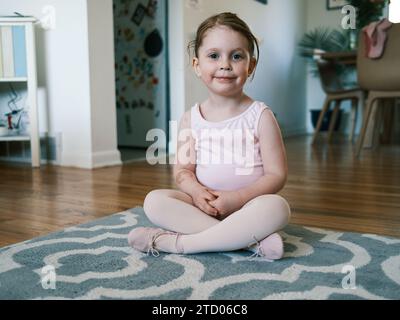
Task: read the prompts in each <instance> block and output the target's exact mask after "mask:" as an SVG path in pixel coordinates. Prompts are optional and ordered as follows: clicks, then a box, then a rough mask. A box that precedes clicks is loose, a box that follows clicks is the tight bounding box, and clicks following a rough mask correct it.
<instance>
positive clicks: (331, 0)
mask: <svg viewBox="0 0 400 320" xmlns="http://www.w3.org/2000/svg"><path fill="white" fill-rule="evenodd" d="M346 4H348V1H347V0H326V9H327V10H339V9H341V8H343V6H345V5H346Z"/></svg>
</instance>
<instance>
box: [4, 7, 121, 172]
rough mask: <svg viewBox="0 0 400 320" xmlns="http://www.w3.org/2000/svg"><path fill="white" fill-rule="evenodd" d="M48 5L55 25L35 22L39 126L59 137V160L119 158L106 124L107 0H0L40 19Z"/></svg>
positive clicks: (89, 162)
mask: <svg viewBox="0 0 400 320" xmlns="http://www.w3.org/2000/svg"><path fill="white" fill-rule="evenodd" d="M48 5H50V6H53V7H54V8H55V12H56V28H55V29H54V30H47V31H45V30H43V29H41V28H39V27H38V28H36V31H37V34H36V38H37V39H36V46H37V57H38V58H37V60H38V85H39V87H40V88H39V112H40V120H41V121H40V131H41V133H43V132H46V131H47V132H48V133H49V135H50V136H57V137H61V145H60V149H61V150H58V153H59V156H60V158H59V159H58V163H59V164H61V165H65V166H77V167H83V168H93V167H97V166H102V165H107V164H116V163H120V155H119V152H118V150H117V146H116V143H117V142H116V134H115V127H114V129H112V127H113V126H115V102H114V101H115V91H114V84H113V83H112V84H111V82H114V81H113V78H112V72H113V71H111V69H110V67H111V68H113V67H114V64H113V56H111V55H110V52H111V50H112V47H111V43H110V41H112V39H113V38H112V34H111V33H112V28H111V27H110V26H112V11H111V12H110V11H109V10H110V8H112V6H111V0H96V5H95V6H94V2H93V0H69V1H65V0H35V1H31V0H2V1H1V2H0V14H1V15H11V14H13V12H15V11H17V12H19V13H22V14H24V15H33V16H35V17H37V18H39V19H40V18H42V17H43V16H44V14H43V12H42V10H43V8H44V7H45V6H48ZM88 10H89V12H88ZM100 19H102V20H100ZM103 24H104V25H105V26H106V27H107V29H108V31H106V32H105V33H103V34H102V35H101V36H100V35H99V33H98V32H102V31H104V29H99V31H96V30H97V29H96V28H98V27H99V26H101V25H103ZM110 28H111V29H110ZM89 32H90V33H89ZM110 36H111V38H110ZM92 37H93V38H92ZM100 50H101V51H100ZM89 56H90V59H92V63H91V64H89ZM103 75H104V76H105V77H103ZM92 119H93V120H95V121H92ZM93 124H94V125H93ZM92 125H93V126H92Z"/></svg>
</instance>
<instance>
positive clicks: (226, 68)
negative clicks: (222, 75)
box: [219, 66, 232, 71]
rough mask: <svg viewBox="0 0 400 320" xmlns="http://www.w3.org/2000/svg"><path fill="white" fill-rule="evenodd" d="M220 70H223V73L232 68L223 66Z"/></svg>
mask: <svg viewBox="0 0 400 320" xmlns="http://www.w3.org/2000/svg"><path fill="white" fill-rule="evenodd" d="M219 69H220V70H224V71H231V70H232V68H231V67H230V66H224V67H220V68H219Z"/></svg>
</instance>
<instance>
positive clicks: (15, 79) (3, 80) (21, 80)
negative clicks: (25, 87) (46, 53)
mask: <svg viewBox="0 0 400 320" xmlns="http://www.w3.org/2000/svg"><path fill="white" fill-rule="evenodd" d="M27 81H28V78H26V77H23V78H0V82H27Z"/></svg>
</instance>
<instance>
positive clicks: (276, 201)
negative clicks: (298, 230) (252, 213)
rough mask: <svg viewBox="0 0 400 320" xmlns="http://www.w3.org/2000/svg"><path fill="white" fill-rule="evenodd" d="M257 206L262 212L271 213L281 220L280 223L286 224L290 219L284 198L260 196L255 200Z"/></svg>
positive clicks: (269, 195) (274, 195)
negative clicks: (277, 215)
mask: <svg viewBox="0 0 400 320" xmlns="http://www.w3.org/2000/svg"><path fill="white" fill-rule="evenodd" d="M257 200H258V201H257V206H259V207H260V209H263V211H266V212H268V213H271V211H273V212H274V213H276V214H279V216H280V217H281V218H282V221H284V222H285V224H287V223H288V222H289V220H290V217H291V210H290V206H289V204H288V202H287V201H286V199H285V198H283V197H281V196H280V195H277V194H267V195H262V196H260V197H258V198H257Z"/></svg>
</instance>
